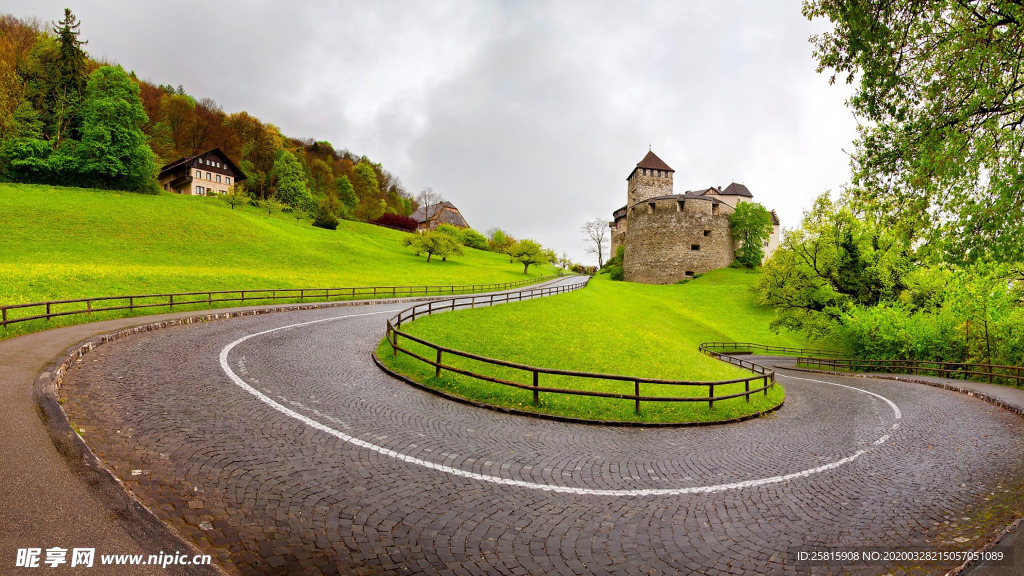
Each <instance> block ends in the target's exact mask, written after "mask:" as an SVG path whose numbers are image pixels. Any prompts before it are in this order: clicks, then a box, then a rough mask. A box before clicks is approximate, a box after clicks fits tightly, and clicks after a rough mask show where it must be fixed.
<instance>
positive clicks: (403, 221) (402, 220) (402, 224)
mask: <svg viewBox="0 0 1024 576" xmlns="http://www.w3.org/2000/svg"><path fill="white" fill-rule="evenodd" d="M373 223H374V224H378V225H380V226H390V227H391V228H398V229H399V230H405V231H407V232H415V231H416V228H418V227H419V224H418V223H417V222H416V220H414V219H412V218H410V217H408V216H402V215H401V214H384V215H383V216H381V217H380V218H377V219H376V220H374V221H373Z"/></svg>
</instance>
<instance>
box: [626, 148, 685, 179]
mask: <svg viewBox="0 0 1024 576" xmlns="http://www.w3.org/2000/svg"><path fill="white" fill-rule="evenodd" d="M639 168H646V169H648V170H664V171H665V172H675V170H673V169H672V167H671V166H669V165H668V164H665V161H664V160H662V159H661V158H658V155H657V154H655V153H654V152H652V151H650V150H648V151H647V155H646V156H644V159H643V160H641V161H639V162H637V163H636V168H633V171H632V172H630V173H629V176H627V177H626V180H629V179H630V178H632V177H633V174H634V173H635V172H636V171H637V169H639Z"/></svg>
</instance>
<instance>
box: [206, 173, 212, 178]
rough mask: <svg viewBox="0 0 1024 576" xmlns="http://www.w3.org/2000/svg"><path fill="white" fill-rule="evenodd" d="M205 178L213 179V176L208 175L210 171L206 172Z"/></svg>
mask: <svg viewBox="0 0 1024 576" xmlns="http://www.w3.org/2000/svg"><path fill="white" fill-rule="evenodd" d="M206 179H207V180H213V178H211V177H210V173H209V172H207V173H206Z"/></svg>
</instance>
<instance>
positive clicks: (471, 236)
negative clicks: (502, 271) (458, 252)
mask: <svg viewBox="0 0 1024 576" xmlns="http://www.w3.org/2000/svg"><path fill="white" fill-rule="evenodd" d="M458 238H459V242H461V243H462V245H463V246H468V247H469V248H476V249H477V250H487V238H484V235H483V234H481V233H479V232H477V231H476V230H473V229H472V228H465V229H463V230H461V231H459V236H458Z"/></svg>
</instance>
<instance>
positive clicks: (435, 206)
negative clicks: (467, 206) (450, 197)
mask: <svg viewBox="0 0 1024 576" xmlns="http://www.w3.org/2000/svg"><path fill="white" fill-rule="evenodd" d="M442 202H444V196H441V194H440V193H438V192H434V189H433V188H431V187H430V186H427V187H426V188H424V189H423V190H420V193H419V194H417V195H416V205H417V206H419V207H420V208H422V209H423V214H424V215H425V216H426V219H427V221H428V222H429V221H430V219H431V218H433V217H434V215H435V214H436V213H437V211H438V210H440V208H441V203H442Z"/></svg>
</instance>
